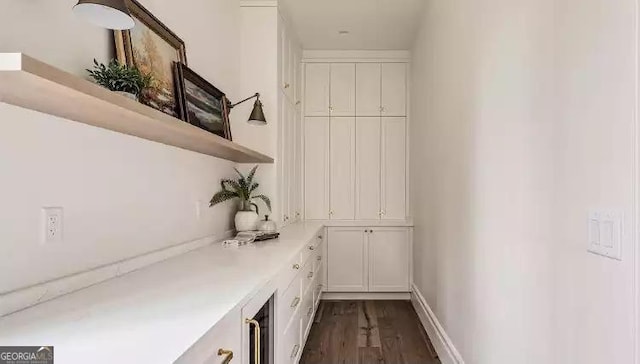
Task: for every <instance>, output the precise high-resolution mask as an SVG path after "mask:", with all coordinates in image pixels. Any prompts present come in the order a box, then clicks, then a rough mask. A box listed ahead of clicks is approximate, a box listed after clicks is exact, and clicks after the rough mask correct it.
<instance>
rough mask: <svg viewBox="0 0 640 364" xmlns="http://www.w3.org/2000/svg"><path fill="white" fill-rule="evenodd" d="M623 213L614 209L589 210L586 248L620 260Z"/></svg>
mask: <svg viewBox="0 0 640 364" xmlns="http://www.w3.org/2000/svg"><path fill="white" fill-rule="evenodd" d="M622 221H623V214H622V212H620V211H616V210H592V211H590V212H589V220H588V227H587V228H588V230H589V240H588V248H587V250H588V251H589V252H591V253H594V254H598V255H602V256H604V257H608V258H612V259H617V260H622Z"/></svg>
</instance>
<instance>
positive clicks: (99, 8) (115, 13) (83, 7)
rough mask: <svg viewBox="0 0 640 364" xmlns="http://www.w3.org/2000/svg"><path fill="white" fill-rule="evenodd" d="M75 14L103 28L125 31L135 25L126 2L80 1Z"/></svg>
mask: <svg viewBox="0 0 640 364" xmlns="http://www.w3.org/2000/svg"><path fill="white" fill-rule="evenodd" d="M73 12H74V13H76V15H78V16H80V17H82V18H84V19H86V20H87V21H89V22H90V23H93V24H95V25H97V26H99V27H102V28H107V29H117V30H124V29H131V28H133V26H134V25H135V24H134V22H133V18H132V17H131V14H130V13H129V9H127V5H126V4H125V0H80V1H78V3H77V4H76V5H75V6H74V7H73Z"/></svg>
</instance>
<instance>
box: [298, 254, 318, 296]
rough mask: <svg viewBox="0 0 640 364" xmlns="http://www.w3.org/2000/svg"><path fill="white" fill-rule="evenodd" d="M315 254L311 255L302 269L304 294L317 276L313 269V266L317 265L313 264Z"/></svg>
mask: <svg viewBox="0 0 640 364" xmlns="http://www.w3.org/2000/svg"><path fill="white" fill-rule="evenodd" d="M314 258H315V256H310V257H309V258H308V259H307V262H306V263H305V265H304V268H303V269H302V271H301V272H300V273H301V274H300V279H301V281H302V294H303V295H306V294H307V291H308V290H309V286H310V285H311V282H312V281H313V279H314V278H315V276H316V274H315V273H314V271H313V268H314V267H315V266H314V264H313V260H314Z"/></svg>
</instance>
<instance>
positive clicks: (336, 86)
mask: <svg viewBox="0 0 640 364" xmlns="http://www.w3.org/2000/svg"><path fill="white" fill-rule="evenodd" d="M329 84H330V92H329V99H330V103H329V111H330V114H331V116H354V115H355V114H356V65H355V64H354V63H334V64H332V65H331V78H330V82H329Z"/></svg>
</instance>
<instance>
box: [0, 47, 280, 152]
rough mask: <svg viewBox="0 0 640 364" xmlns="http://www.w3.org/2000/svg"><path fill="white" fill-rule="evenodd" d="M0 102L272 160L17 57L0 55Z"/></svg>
mask: <svg viewBox="0 0 640 364" xmlns="http://www.w3.org/2000/svg"><path fill="white" fill-rule="evenodd" d="M0 102H5V103H7V104H12V105H16V106H20V107H24V108H27V109H31V110H36V111H39V112H43V113H46V114H50V115H55V116H59V117H62V118H65V119H70V120H74V121H77V122H80V123H84V124H89V125H93V126H97V127H100V128H104V129H108V130H113V131H116V132H119V133H123V134H128V135H133V136H137V137H140V138H144V139H148V140H152V141H155V142H159V143H163V144H167V145H172V146H175V147H179V148H183V149H187V150H191V151H194V152H199V153H203V154H208V155H211V156H214V157H218V158H223V159H227V160H230V161H234V162H238V163H273V158H271V157H269V156H266V155H264V154H261V153H258V152H256V151H254V150H251V149H249V148H245V147H243V146H241V145H239V144H236V143H233V142H231V141H229V140H226V139H224V138H222V137H219V136H217V135H215V134H211V133H209V132H206V131H204V130H202V129H200V128H198V127H195V126H193V125H191V124H189V123H186V122H184V121H182V120H180V119H177V118H174V117H172V116H170V115H167V114H165V113H163V112H161V111H158V110H155V109H153V108H151V107H148V106H146V105H143V104H141V103H139V102H136V101H134V100H130V99H128V98H126V97H124V96H121V95H118V94H116V93H114V92H111V91H109V90H107V89H105V88H103V87H101V86H99V85H96V84H94V83H92V82H90V81H88V80H84V79H82V78H80V77H78V76H75V75H72V74H70V73H67V72H65V71H62V70H60V69H57V68H55V67H53V66H50V65H48V64H46V63H43V62H40V61H38V60H36V59H34V58H31V57H29V56H27V55H25V54H22V53H0Z"/></svg>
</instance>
